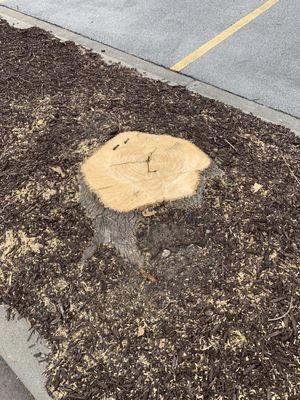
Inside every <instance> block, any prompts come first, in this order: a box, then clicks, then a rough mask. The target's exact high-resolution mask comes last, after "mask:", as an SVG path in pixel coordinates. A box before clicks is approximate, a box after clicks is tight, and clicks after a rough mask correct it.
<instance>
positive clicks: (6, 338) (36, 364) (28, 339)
mask: <svg viewBox="0 0 300 400" xmlns="http://www.w3.org/2000/svg"><path fill="white" fill-rule="evenodd" d="M6 316H7V306H5V305H0V332H1V337H0V356H1V357H2V358H3V359H4V361H5V362H6V364H7V365H8V366H9V367H10V368H11V369H12V370H13V371H14V373H15V374H16V375H17V377H18V378H19V379H20V381H21V382H22V383H23V385H24V386H25V387H26V389H27V390H28V391H29V392H30V393H31V394H32V396H33V397H34V398H35V400H51V397H50V396H49V395H48V393H47V390H46V387H45V385H46V377H45V376H44V375H43V372H44V368H45V366H46V364H45V362H40V361H41V360H42V359H43V357H45V356H46V355H47V354H48V353H49V351H50V350H49V347H48V346H47V344H46V343H45V342H44V341H42V340H41V338H40V337H39V336H38V335H37V333H36V332H32V331H31V330H30V328H31V326H30V324H29V322H28V321H27V320H26V319H24V318H21V319H20V318H19V315H18V314H17V315H16V317H15V318H14V319H13V320H10V321H8V320H7V317H6ZM39 353H40V354H41V357H39V358H37V357H36V356H35V355H37V354H39ZM0 397H1V396H0Z"/></svg>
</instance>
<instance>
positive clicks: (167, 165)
mask: <svg viewBox="0 0 300 400" xmlns="http://www.w3.org/2000/svg"><path fill="white" fill-rule="evenodd" d="M210 163H211V160H210V158H209V157H208V156H207V155H206V154H205V153H204V152H203V151H202V150H200V149H199V148H198V147H197V146H195V145H194V144H192V143H190V142H188V141H187V140H185V139H179V138H174V137H172V136H170V135H153V134H149V133H142V132H123V133H120V134H119V135H117V136H116V137H114V138H113V139H111V140H109V141H108V142H107V143H106V144H105V145H104V146H102V147H101V148H100V149H99V150H98V151H97V152H96V153H95V154H94V155H93V156H92V157H90V158H89V159H88V160H87V161H86V162H85V163H84V164H83V166H82V173H83V177H84V180H85V182H86V183H87V185H88V186H89V188H90V189H91V190H92V191H93V192H94V193H95V194H96V195H97V196H98V198H99V200H100V201H101V202H102V203H103V205H104V206H105V207H108V208H111V209H112V210H115V211H119V212H128V211H132V210H134V209H137V208H140V207H143V206H147V205H152V204H156V203H160V202H163V201H172V200H177V199H182V198H184V197H189V196H192V195H194V194H195V193H196V191H197V188H198V186H199V180H200V173H201V172H202V171H203V170H205V169H206V168H207V167H209V165H210Z"/></svg>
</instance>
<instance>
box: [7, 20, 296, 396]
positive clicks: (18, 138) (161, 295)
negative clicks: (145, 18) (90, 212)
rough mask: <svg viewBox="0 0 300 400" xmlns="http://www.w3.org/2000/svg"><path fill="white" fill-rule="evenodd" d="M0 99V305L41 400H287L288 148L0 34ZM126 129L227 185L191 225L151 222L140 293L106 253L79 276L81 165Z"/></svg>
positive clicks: (290, 356)
mask: <svg viewBox="0 0 300 400" xmlns="http://www.w3.org/2000/svg"><path fill="white" fill-rule="evenodd" d="M0 90H1V97H0V113H1V119H0V148H1V154H0V181H1V182H0V187H1V197H0V203H1V204H0V207H1V208H0V209H1V213H0V235H1V242H0V263H1V264H0V265H1V268H0V301H1V302H3V303H6V304H8V305H9V306H10V307H11V315H13V311H14V310H18V312H19V313H20V314H21V315H22V316H24V317H27V318H29V320H30V322H31V324H32V326H33V329H35V330H36V331H38V332H39V333H40V334H41V336H42V337H43V338H44V339H45V340H47V342H48V344H49V346H50V348H51V353H50V356H49V358H48V360H47V372H46V373H47V377H48V382H47V389H48V391H49V393H50V394H51V396H52V397H53V399H56V400H60V399H63V400H73V399H74V400H75V399H86V400H90V399H106V400H108V399H110V400H116V399H118V400H126V399H134V400H147V399H153V400H154V399H155V400H167V399H172V400H174V399H176V400H179V399H184V400H188V399H215V400H217V399H236V400H237V399H251V400H252V399H254V400H256V399H268V400H270V399H280V400H281V399H286V400H293V399H294V400H296V399H299V398H300V397H299V393H300V384H299V382H300V368H299V357H300V343H299V321H300V311H299V297H300V296H299V295H300V292H299V248H300V232H299V230H300V224H299V204H300V201H299V200H300V199H299V180H300V171H299V165H300V156H299V146H300V139H299V138H296V137H295V136H294V135H293V134H292V133H291V132H289V131H288V130H287V129H285V128H283V127H280V126H276V125H272V124H267V123H264V122H262V121H260V120H259V119H258V118H256V117H254V116H251V115H245V114H243V113H242V112H240V111H238V110H235V109H233V108H230V107H227V106H225V105H223V104H221V103H218V102H216V101H213V100H209V99H206V98H203V97H201V96H199V95H196V94H192V93H190V92H188V91H187V90H186V89H185V88H184V87H171V86H168V85H167V84H164V83H161V82H155V81H152V80H149V79H146V78H144V77H143V76H141V75H139V74H137V73H136V72H134V71H133V70H130V69H126V68H123V67H121V66H120V65H110V66H108V65H106V64H105V63H104V62H103V61H102V59H101V57H100V56H99V55H96V54H93V53H92V52H89V51H85V50H83V49H82V48H79V47H76V46H75V45H74V44H72V43H68V42H67V43H61V42H59V41H58V40H56V39H54V38H53V37H52V36H50V35H49V34H48V33H45V32H43V31H41V30H39V29H36V28H32V29H28V30H18V29H15V28H12V27H10V26H9V25H8V24H6V23H5V22H4V21H0ZM133 130H140V131H145V132H152V133H166V134H170V135H173V136H176V137H181V138H185V139H188V140H190V141H191V142H193V143H194V144H196V145H197V146H199V147H200V148H201V149H203V150H204V151H205V152H206V153H207V154H208V155H209V156H210V157H211V158H212V159H213V160H214V161H215V162H216V163H217V164H218V165H219V167H220V168H221V169H222V170H223V171H224V175H223V176H219V177H215V179H214V180H212V181H211V182H210V183H209V184H208V185H207V187H206V190H205V193H204V202H203V206H202V207H201V209H199V210H195V211H193V212H184V211H182V210H167V209H164V208H163V207H160V208H159V209H158V210H155V209H154V210H149V212H150V214H151V215H149V218H148V219H146V223H145V224H143V225H142V226H141V227H140V228H139V246H140V248H141V249H142V250H143V251H144V252H145V253H146V254H147V256H148V258H149V260H150V263H151V267H150V269H149V271H148V272H149V273H150V274H153V275H155V276H156V277H157V280H156V281H155V282H152V283H151V282H148V281H147V280H146V279H145V278H144V277H143V276H141V274H140V273H139V272H138V271H137V269H136V268H135V267H134V266H132V265H129V263H128V262H126V261H125V260H124V259H122V258H121V257H119V256H118V255H117V254H116V252H115V250H114V249H113V248H110V247H108V246H102V247H99V249H98V250H97V252H96V254H95V255H94V256H93V257H92V258H91V259H90V260H89V261H88V262H87V263H86V265H83V264H81V263H80V260H81V257H82V252H83V250H84V249H85V248H86V246H87V244H88V243H89V241H90V239H91V237H92V236H93V232H92V228H91V226H92V225H91V222H90V221H89V220H88V219H87V218H86V217H85V214H84V211H83V209H82V207H81V205H80V201H79V196H78V182H77V176H78V171H79V167H80V164H81V162H82V161H83V160H84V159H86V158H87V157H88V156H90V155H91V154H92V153H93V152H94V151H95V150H96V149H97V148H98V147H99V146H100V145H102V144H103V143H105V142H106V141H107V140H108V139H110V138H112V137H113V136H114V135H116V134H117V133H119V132H122V131H133ZM175 225H177V227H178V229H175V230H174V226H175ZM158 226H159V227H160V228H159V229H158ZM174 232H175V233H174ZM176 232H177V233H176ZM165 250H168V251H165ZM37 356H38V355H37ZM41 361H43V360H41Z"/></svg>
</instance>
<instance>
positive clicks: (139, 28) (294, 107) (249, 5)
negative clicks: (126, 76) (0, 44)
mask: <svg viewBox="0 0 300 400" xmlns="http://www.w3.org/2000/svg"><path fill="white" fill-rule="evenodd" d="M270 2H271V3H272V4H271V5H272V6H271V7H270V8H269V9H268V10H266V11H265V12H264V13H262V14H261V15H259V16H257V18H255V19H253V20H252V21H251V22H249V23H247V24H246V25H245V26H243V27H242V28H241V29H239V30H238V31H237V32H235V33H234V34H233V35H232V36H230V37H229V38H227V39H226V40H223V41H221V43H219V44H218V45H217V46H215V47H214V48H212V49H211V50H210V51H209V52H207V53H206V54H204V55H203V56H201V57H200V58H199V59H197V60H196V61H194V62H193V63H191V64H189V65H188V66H186V67H185V68H183V70H182V71H181V72H182V73H183V74H187V75H189V76H192V77H193V78H196V79H199V80H201V81H202V82H205V83H208V84H211V85H213V86H216V87H219V88H221V89H224V90H227V91H229V92H232V93H234V94H237V95H239V96H242V97H245V98H247V99H250V100H253V101H255V102H257V103H259V104H263V105H265V106H268V107H271V108H274V109H277V110H280V111H283V112H285V113H288V114H291V115H293V116H297V117H300V107H299V104H300V79H299V75H300V71H299V64H300V63H299V46H298V37H299V26H300V1H299V0H279V1H278V0H268V1H265V0H223V1H219V0H187V1H184V2H183V1H178V0H177V1H176V0H175V1H174V0H165V1H159V0H147V1H137V0H115V1H105V0H101V1H100V0H86V1H84V2H83V1H80V0H4V1H3V4H4V5H5V6H8V7H11V8H13V9H16V10H19V11H21V12H24V13H26V14H29V15H31V16H34V17H38V18H41V19H43V20H45V21H48V22H51V23H54V24H57V25H59V26H62V27H64V28H67V29H70V30H72V31H74V32H77V33H81V34H83V35H85V36H87V37H89V38H92V39H95V40H98V41H100V42H102V43H105V44H108V45H110V46H113V47H115V48H117V49H120V50H122V51H125V52H127V53H129V54H134V55H136V56H138V57H140V58H143V59H145V60H149V61H152V62H154V63H156V64H159V65H163V66H165V67H167V68H171V67H172V66H173V65H174V64H175V63H177V62H179V61H180V60H181V59H182V58H184V57H186V56H187V55H188V54H190V53H191V52H193V51H194V50H195V49H197V48H199V47H200V46H202V45H204V44H205V43H207V42H208V41H210V40H211V39H213V38H215V37H216V36H217V35H219V34H220V33H222V32H224V30H226V29H228V28H229V27H230V26H232V25H233V24H235V23H236V22H237V21H239V20H240V19H241V18H243V17H245V16H247V15H249V13H251V12H253V10H255V9H257V8H258V7H260V6H262V5H263V4H264V3H270ZM297 32H298V35H297Z"/></svg>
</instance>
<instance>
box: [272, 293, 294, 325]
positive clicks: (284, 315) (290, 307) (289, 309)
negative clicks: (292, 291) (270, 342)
mask: <svg viewBox="0 0 300 400" xmlns="http://www.w3.org/2000/svg"><path fill="white" fill-rule="evenodd" d="M292 308H293V297H291V301H290V305H289V308H288V310H287V311H286V312H285V313H284V314H282V315H280V316H279V317H275V318H269V321H278V320H279V319H282V318H284V317H286V316H287V315H288V314H289V313H290V311H291V309H292Z"/></svg>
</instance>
